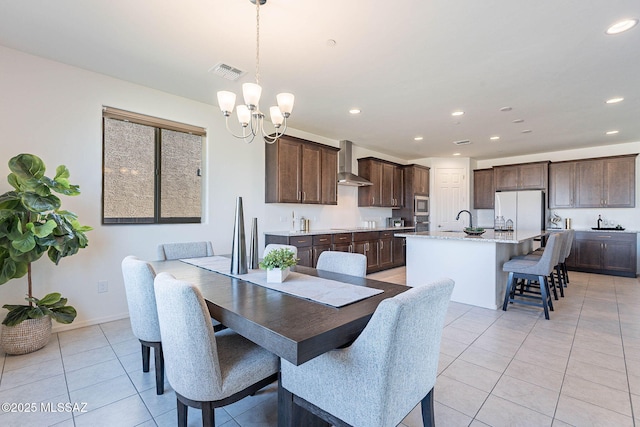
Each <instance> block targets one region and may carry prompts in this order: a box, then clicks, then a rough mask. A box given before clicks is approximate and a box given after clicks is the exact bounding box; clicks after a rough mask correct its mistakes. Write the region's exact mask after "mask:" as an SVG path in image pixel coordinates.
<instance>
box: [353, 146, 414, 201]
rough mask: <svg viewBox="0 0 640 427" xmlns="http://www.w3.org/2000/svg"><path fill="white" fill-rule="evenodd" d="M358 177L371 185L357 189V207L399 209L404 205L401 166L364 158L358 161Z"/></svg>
mask: <svg viewBox="0 0 640 427" xmlns="http://www.w3.org/2000/svg"><path fill="white" fill-rule="evenodd" d="M358 175H359V176H361V177H362V178H364V179H368V180H369V181H371V182H372V183H373V185H368V186H366V187H358V206H379V207H388V208H400V207H402V206H403V205H404V195H403V193H404V184H403V170H402V166H401V165H399V164H396V163H392V162H387V161H385V160H381V159H376V158H373V157H365V158H362V159H358Z"/></svg>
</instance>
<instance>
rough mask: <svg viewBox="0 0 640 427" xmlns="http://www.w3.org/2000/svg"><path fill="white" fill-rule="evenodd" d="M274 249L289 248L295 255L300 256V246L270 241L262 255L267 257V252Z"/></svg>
mask: <svg viewBox="0 0 640 427" xmlns="http://www.w3.org/2000/svg"><path fill="white" fill-rule="evenodd" d="M274 249H289V250H290V251H291V252H293V256H294V257H296V258H297V257H298V248H297V247H295V246H292V245H280V244H277V243H269V244H268V245H267V246H265V247H264V252H263V253H262V256H263V257H265V256H267V254H268V253H269V252H271V251H272V250H274Z"/></svg>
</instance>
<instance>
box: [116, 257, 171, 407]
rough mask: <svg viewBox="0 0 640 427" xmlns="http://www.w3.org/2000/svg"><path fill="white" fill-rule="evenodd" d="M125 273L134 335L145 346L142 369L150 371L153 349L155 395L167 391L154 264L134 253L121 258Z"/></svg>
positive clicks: (143, 348)
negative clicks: (154, 283) (154, 288)
mask: <svg viewBox="0 0 640 427" xmlns="http://www.w3.org/2000/svg"><path fill="white" fill-rule="evenodd" d="M122 276H123V278H124V289H125V292H126V294H127V305H128V306H129V320H130V322H131V329H132V331H133V334H134V335H135V336H136V338H138V340H140V344H141V346H142V371H143V372H149V358H150V356H151V354H150V353H151V348H152V347H153V355H154V362H155V371H156V394H163V393H164V358H163V356H162V342H161V340H160V326H159V324H158V312H157V310H156V297H155V293H154V290H153V280H154V278H155V277H156V273H155V271H154V270H153V267H151V265H150V264H149V263H148V262H146V261H142V260H140V259H138V258H136V257H134V256H128V257H126V258H125V259H124V260H122Z"/></svg>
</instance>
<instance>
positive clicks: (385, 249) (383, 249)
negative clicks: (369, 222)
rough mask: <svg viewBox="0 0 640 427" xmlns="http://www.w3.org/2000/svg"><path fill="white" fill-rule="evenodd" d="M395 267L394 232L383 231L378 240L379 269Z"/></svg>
mask: <svg viewBox="0 0 640 427" xmlns="http://www.w3.org/2000/svg"><path fill="white" fill-rule="evenodd" d="M392 266H393V231H381V232H380V239H379V240H378V267H379V268H381V269H384V268H390V267H392Z"/></svg>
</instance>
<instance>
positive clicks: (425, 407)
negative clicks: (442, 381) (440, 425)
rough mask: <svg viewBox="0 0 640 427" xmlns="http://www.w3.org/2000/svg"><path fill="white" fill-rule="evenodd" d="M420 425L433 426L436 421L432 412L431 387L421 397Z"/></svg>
mask: <svg viewBox="0 0 640 427" xmlns="http://www.w3.org/2000/svg"><path fill="white" fill-rule="evenodd" d="M420 406H421V407H422V425H423V426H424V427H435V425H436V421H435V418H434V412H433V389H431V390H429V393H427V395H426V396H425V397H424V398H423V399H422V403H421V405H420Z"/></svg>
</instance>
